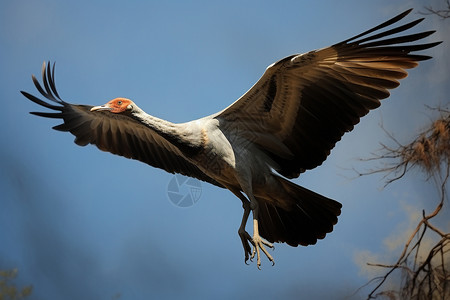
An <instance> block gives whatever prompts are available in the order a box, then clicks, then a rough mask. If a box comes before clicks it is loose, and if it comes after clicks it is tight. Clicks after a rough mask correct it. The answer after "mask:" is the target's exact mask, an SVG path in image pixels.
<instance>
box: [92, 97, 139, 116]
mask: <svg viewBox="0 0 450 300" xmlns="http://www.w3.org/2000/svg"><path fill="white" fill-rule="evenodd" d="M135 106H136V105H135V104H134V102H133V101H131V100H130V99H127V98H116V99H113V100H111V101H109V102H108V103H106V104H104V105H100V106H94V107H92V108H91V111H99V110H107V111H109V112H112V113H115V114H120V113H123V112H126V111H131V110H132V109H133V108H135Z"/></svg>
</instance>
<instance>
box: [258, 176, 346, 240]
mask: <svg viewBox="0 0 450 300" xmlns="http://www.w3.org/2000/svg"><path fill="white" fill-rule="evenodd" d="M275 178H276V179H277V181H278V182H279V183H280V187H282V192H281V193H277V194H276V195H269V197H273V198H275V199H273V200H274V201H270V202H269V201H267V200H265V199H263V198H259V197H258V196H256V200H257V201H258V202H259V215H258V216H259V217H258V219H259V232H260V234H261V236H262V237H264V238H265V239H266V240H268V241H269V242H272V243H273V242H279V243H283V242H285V243H287V244H288V245H291V246H294V247H296V246H298V245H302V246H307V245H314V244H315V243H316V242H317V239H323V238H324V237H325V235H326V234H327V233H330V232H331V231H333V225H335V224H336V223H337V217H338V216H339V215H340V214H341V207H342V205H341V204H340V203H339V202H337V201H334V200H332V199H329V198H326V197H324V196H322V195H319V194H317V193H315V192H313V191H310V190H308V189H306V188H304V187H301V186H299V185H296V184H294V183H292V182H290V181H288V180H286V179H284V178H281V177H278V176H275ZM280 198H283V199H280ZM274 203H289V205H284V206H283V207H281V206H278V205H276V204H274Z"/></svg>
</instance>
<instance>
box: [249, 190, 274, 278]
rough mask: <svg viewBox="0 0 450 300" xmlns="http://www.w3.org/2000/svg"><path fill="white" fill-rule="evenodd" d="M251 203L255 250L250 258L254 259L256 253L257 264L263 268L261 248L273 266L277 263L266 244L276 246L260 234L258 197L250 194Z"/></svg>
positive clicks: (271, 246) (259, 267)
mask: <svg viewBox="0 0 450 300" xmlns="http://www.w3.org/2000/svg"><path fill="white" fill-rule="evenodd" d="M250 199H252V200H251V203H250V206H251V209H252V211H253V238H252V244H253V252H252V256H251V257H250V260H253V258H254V257H255V254H256V266H257V267H258V269H261V256H260V249H261V250H262V252H264V254H265V255H266V256H267V258H268V259H269V260H270V261H271V262H272V266H273V265H275V261H274V259H273V257H272V256H271V255H270V254H269V252H267V250H266V248H264V246H267V247H269V248H272V249H273V248H274V246H273V244H271V243H269V242H268V241H266V240H263V239H262V238H261V236H260V235H259V229H258V211H259V205H258V202H256V199H255V198H254V197H253V194H251V196H250Z"/></svg>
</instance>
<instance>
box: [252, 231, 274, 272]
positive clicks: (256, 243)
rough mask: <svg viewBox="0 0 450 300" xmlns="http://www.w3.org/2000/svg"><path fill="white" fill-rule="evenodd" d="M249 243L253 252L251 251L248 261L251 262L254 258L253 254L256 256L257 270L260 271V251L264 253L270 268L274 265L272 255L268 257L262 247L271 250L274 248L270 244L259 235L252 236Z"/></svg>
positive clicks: (267, 253)
mask: <svg viewBox="0 0 450 300" xmlns="http://www.w3.org/2000/svg"><path fill="white" fill-rule="evenodd" d="M251 243H252V245H253V251H252V255H251V256H250V260H251V261H253V258H254V257H255V254H256V266H257V267H258V269H260V270H261V255H260V250H261V251H262V252H264V254H265V255H266V257H267V259H268V260H270V261H271V262H272V266H274V265H275V261H274V259H273V257H272V255H270V254H269V252H267V250H266V248H264V246H267V247H269V248H271V249H274V248H275V247H274V245H273V244H272V243H269V242H268V241H266V240H263V239H262V238H261V237H260V236H259V235H254V236H253V238H252V240H251Z"/></svg>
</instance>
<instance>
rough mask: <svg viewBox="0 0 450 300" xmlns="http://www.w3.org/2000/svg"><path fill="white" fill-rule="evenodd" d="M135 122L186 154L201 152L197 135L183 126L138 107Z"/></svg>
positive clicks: (135, 110) (134, 114)
mask: <svg viewBox="0 0 450 300" xmlns="http://www.w3.org/2000/svg"><path fill="white" fill-rule="evenodd" d="M132 116H133V118H134V119H135V120H137V121H139V122H140V123H142V124H143V125H145V126H146V127H148V128H150V129H152V130H153V131H155V132H156V133H157V134H158V135H160V136H161V137H163V138H164V139H166V140H167V141H168V142H170V143H171V144H173V145H174V146H175V147H177V148H178V149H180V150H181V152H183V153H184V154H187V155H193V154H195V153H197V152H198V151H200V146H201V145H200V143H196V142H195V141H196V139H195V133H193V132H190V130H189V128H187V127H186V126H183V124H175V123H172V122H169V121H166V120H163V119H160V118H157V117H154V116H152V115H149V114H147V113H146V112H144V111H143V110H142V109H140V108H138V107H136V108H135V109H134V111H133V112H132Z"/></svg>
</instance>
